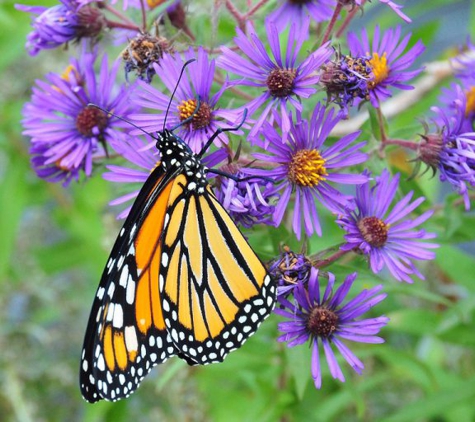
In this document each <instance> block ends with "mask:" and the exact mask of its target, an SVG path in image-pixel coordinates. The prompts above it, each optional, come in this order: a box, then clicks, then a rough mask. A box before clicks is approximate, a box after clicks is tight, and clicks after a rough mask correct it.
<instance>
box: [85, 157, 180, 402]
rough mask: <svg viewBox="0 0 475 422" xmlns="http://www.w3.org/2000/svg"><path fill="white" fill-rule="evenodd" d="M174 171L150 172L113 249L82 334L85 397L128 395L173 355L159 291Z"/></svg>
mask: <svg viewBox="0 0 475 422" xmlns="http://www.w3.org/2000/svg"><path fill="white" fill-rule="evenodd" d="M172 176H173V175H172V174H164V172H163V170H162V169H161V167H160V166H159V167H157V168H156V170H155V171H154V172H153V173H152V175H151V176H150V177H149V179H148V180H147V182H146V183H145V185H144V187H143V188H142V190H141V192H140V193H139V195H138V197H137V200H136V202H135V203H134V205H133V207H132V210H131V211H130V214H129V216H128V218H127V220H126V221H125V223H124V226H123V228H122V230H121V231H120V234H119V236H118V238H117V240H116V243H115V245H114V247H113V249H112V252H111V255H110V258H109V260H108V262H107V265H106V268H105V269H104V273H103V275H102V278H101V282H100V284H99V288H98V290H97V293H96V297H95V299H94V303H93V307H92V311H91V315H90V318H89V323H88V327H87V331H86V335H85V339H84V348H83V352H82V358H81V370H80V371H81V373H80V384H81V391H82V394H83V397H84V398H85V399H86V400H87V401H89V402H95V401H98V400H100V399H101V398H103V399H107V400H118V399H120V398H123V397H127V396H128V395H130V394H131V393H132V392H133V391H134V390H135V389H136V388H137V387H138V385H139V384H140V382H141V381H142V379H143V378H144V376H145V375H147V373H148V372H149V371H150V369H151V368H152V367H153V366H155V365H156V364H158V363H162V362H164V361H165V360H166V359H168V358H169V357H170V356H172V355H174V354H176V352H177V350H176V349H175V347H174V346H173V342H172V341H171V338H170V336H169V335H168V333H167V330H166V328H165V323H164V319H163V314H162V309H161V298H160V293H159V290H158V271H159V266H160V265H159V264H160V258H161V251H160V247H159V245H160V242H161V233H162V228H163V223H164V218H165V211H166V203H167V202H168V196H169V193H170V190H171V186H172V184H173V177H172Z"/></svg>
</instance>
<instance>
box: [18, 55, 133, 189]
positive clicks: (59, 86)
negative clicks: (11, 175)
mask: <svg viewBox="0 0 475 422" xmlns="http://www.w3.org/2000/svg"><path fill="white" fill-rule="evenodd" d="M95 60H96V55H95V54H94V53H87V52H83V54H82V55H81V57H80V59H79V60H76V59H72V60H71V62H70V63H71V64H70V66H69V67H68V70H67V71H66V72H65V73H64V74H63V75H57V74H54V73H50V74H48V75H47V76H46V81H36V86H35V87H34V88H33V95H32V97H31V101H30V102H28V103H26V104H25V107H24V110H23V114H24V119H23V121H22V123H23V127H24V131H23V134H24V135H26V136H29V137H31V145H32V148H31V151H32V154H33V156H34V159H33V166H34V168H35V169H36V170H37V173H38V175H39V176H40V177H43V175H44V176H47V177H46V178H47V179H48V180H51V181H58V180H59V179H58V177H59V176H58V175H57V174H56V173H54V174H56V176H55V177H51V176H49V175H47V174H46V173H45V171H46V169H47V168H49V169H50V171H52V170H51V169H53V168H55V167H56V168H57V169H58V168H59V169H60V170H61V172H60V173H61V175H62V177H60V179H61V180H64V184H65V185H67V184H68V183H69V181H70V180H71V179H72V178H74V179H77V176H78V173H79V170H81V171H83V172H84V173H85V174H86V176H89V175H90V174H91V171H92V160H93V156H103V155H104V153H105V152H106V149H105V148H106V145H107V144H110V145H111V146H112V147H114V146H115V145H117V144H120V143H121V142H123V141H124V138H125V135H124V133H123V132H122V131H121V128H123V127H124V126H126V124H125V123H124V122H122V121H120V120H118V119H117V118H115V117H113V116H110V115H108V114H106V113H105V112H103V111H102V110H99V109H98V108H96V107H93V106H90V105H89V103H92V104H95V105H98V106H100V107H102V108H104V109H105V110H113V111H114V113H116V114H117V115H118V116H121V117H127V114H128V113H129V112H130V104H129V101H128V90H126V88H125V87H124V86H120V87H115V86H114V83H115V78H116V75H117V70H118V65H119V62H116V64H115V65H114V66H113V67H112V68H111V69H110V68H109V66H108V63H107V57H106V56H104V57H103V59H102V62H101V67H100V73H99V75H96V73H95V72H94V62H95ZM40 169H42V170H41V171H39V170H40ZM69 173H71V174H69Z"/></svg>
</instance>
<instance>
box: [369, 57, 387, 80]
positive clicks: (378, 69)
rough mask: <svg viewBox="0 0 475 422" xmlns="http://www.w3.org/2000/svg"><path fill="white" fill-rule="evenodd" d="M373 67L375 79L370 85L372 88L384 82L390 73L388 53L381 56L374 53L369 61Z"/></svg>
mask: <svg viewBox="0 0 475 422" xmlns="http://www.w3.org/2000/svg"><path fill="white" fill-rule="evenodd" d="M369 64H370V66H371V68H372V69H373V75H374V80H373V81H371V82H370V83H369V84H368V85H369V87H370V88H374V87H375V86H376V85H378V84H380V83H381V82H383V81H384V80H385V79H386V78H387V77H388V75H389V66H388V59H387V57H386V53H384V54H383V55H382V56H380V55H379V54H378V53H373V57H372V58H371V60H370V61H369Z"/></svg>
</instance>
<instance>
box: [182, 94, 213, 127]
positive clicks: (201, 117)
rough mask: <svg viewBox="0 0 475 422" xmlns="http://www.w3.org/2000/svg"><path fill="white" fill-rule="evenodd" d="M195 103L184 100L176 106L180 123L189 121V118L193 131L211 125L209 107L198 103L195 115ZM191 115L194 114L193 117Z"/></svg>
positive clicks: (203, 103)
mask: <svg viewBox="0 0 475 422" xmlns="http://www.w3.org/2000/svg"><path fill="white" fill-rule="evenodd" d="M196 105H197V102H196V100H194V99H192V100H184V101H182V102H181V104H180V105H179V106H178V111H179V113H180V121H182V122H183V121H184V120H186V119H189V118H190V117H191V116H193V118H192V119H191V123H192V124H193V129H195V130H197V129H203V128H205V127H207V126H208V125H209V124H210V123H211V118H212V110H211V107H210V106H209V105H208V104H207V103H205V102H201V103H200V108H199V109H198V111H197V112H196V113H195V110H196ZM193 113H195V114H194V115H193Z"/></svg>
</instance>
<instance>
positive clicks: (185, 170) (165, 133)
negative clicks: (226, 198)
mask: <svg viewBox="0 0 475 422" xmlns="http://www.w3.org/2000/svg"><path fill="white" fill-rule="evenodd" d="M156 139H157V143H156V147H157V149H158V150H159V151H160V156H161V166H162V168H163V170H164V171H166V172H167V171H176V172H179V173H181V174H183V175H184V176H185V177H186V179H187V183H186V186H187V189H188V190H189V191H196V192H197V193H198V194H201V193H203V192H204V191H205V188H206V186H207V185H208V182H207V180H206V172H207V170H208V168H207V167H206V166H204V165H203V163H202V162H201V160H200V158H199V157H198V156H197V155H196V154H194V153H193V151H192V150H191V149H190V147H189V146H188V145H187V144H186V143H185V141H183V139H181V138H180V137H178V136H177V135H175V134H174V133H173V132H172V131H171V130H169V129H164V130H162V131H160V132H157V138H156Z"/></svg>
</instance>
